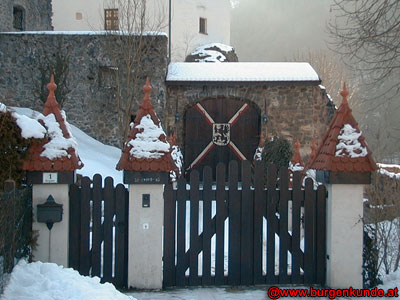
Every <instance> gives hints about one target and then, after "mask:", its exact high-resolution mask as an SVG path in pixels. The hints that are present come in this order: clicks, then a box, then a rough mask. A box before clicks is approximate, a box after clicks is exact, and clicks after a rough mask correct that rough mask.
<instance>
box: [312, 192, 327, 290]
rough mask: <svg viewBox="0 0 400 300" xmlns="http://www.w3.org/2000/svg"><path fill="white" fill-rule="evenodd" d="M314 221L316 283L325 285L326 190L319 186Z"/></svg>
mask: <svg viewBox="0 0 400 300" xmlns="http://www.w3.org/2000/svg"><path fill="white" fill-rule="evenodd" d="M316 211H317V215H316V217H317V221H316V231H314V232H315V233H316V235H317V236H316V252H317V253H316V267H317V272H316V282H317V283H318V284H320V285H324V284H325V274H326V188H325V186H324V185H320V186H319V187H318V190H317V209H316Z"/></svg>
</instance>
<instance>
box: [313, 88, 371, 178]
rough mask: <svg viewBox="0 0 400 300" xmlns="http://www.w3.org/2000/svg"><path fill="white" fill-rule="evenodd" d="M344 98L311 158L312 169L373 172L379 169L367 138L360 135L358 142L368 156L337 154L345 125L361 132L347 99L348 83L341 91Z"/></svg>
mask: <svg viewBox="0 0 400 300" xmlns="http://www.w3.org/2000/svg"><path fill="white" fill-rule="evenodd" d="M340 95H341V96H342V98H343V101H342V104H341V105H340V106H339V108H338V109H337V110H336V112H335V115H334V116H333V119H332V121H331V123H330V125H329V128H328V131H327V132H326V134H325V136H324V138H323V140H322V143H321V144H320V145H319V147H318V150H317V151H316V154H315V156H314V157H311V160H310V166H309V168H310V169H316V170H326V171H333V172H372V171H375V170H376V169H377V166H376V164H375V162H374V160H373V158H372V152H371V150H370V149H369V147H368V145H367V143H366V141H365V138H364V137H363V136H360V137H359V138H358V142H359V143H360V144H361V146H362V147H365V148H366V150H367V155H366V156H359V157H350V156H349V155H345V156H336V146H337V144H338V142H339V139H338V136H339V135H340V131H341V130H342V129H343V128H344V125H346V124H349V125H351V127H352V128H354V129H355V130H356V132H358V133H360V129H359V128H358V123H357V122H356V120H355V119H354V117H353V114H352V111H351V109H350V107H349V103H348V101H347V96H348V95H349V91H348V90H347V87H346V83H344V84H343V90H342V91H341V92H340Z"/></svg>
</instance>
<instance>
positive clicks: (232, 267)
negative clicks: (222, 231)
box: [228, 161, 241, 285]
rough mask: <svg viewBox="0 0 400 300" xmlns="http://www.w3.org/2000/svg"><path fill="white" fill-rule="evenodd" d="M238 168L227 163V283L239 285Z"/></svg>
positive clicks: (236, 164)
mask: <svg viewBox="0 0 400 300" xmlns="http://www.w3.org/2000/svg"><path fill="white" fill-rule="evenodd" d="M238 181H239V167H238V163H237V161H231V162H230V163H229V202H228V205H229V210H228V211H229V244H228V245H229V247H228V249H229V250H228V253H229V256H228V268H229V270H228V283H229V284H231V285H239V284H240V265H241V264H240V238H241V237H240V229H241V226H240V225H241V201H240V200H241V199H240V192H239V191H238Z"/></svg>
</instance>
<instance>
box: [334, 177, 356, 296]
mask: <svg viewBox="0 0 400 300" xmlns="http://www.w3.org/2000/svg"><path fill="white" fill-rule="evenodd" d="M327 190H328V200H327V205H328V206H327V255H328V256H329V259H328V260H327V285H328V286H329V287H331V288H348V287H350V286H351V287H353V288H362V250H363V223H362V217H363V197H362V196H363V186H362V185H355V184H334V185H327Z"/></svg>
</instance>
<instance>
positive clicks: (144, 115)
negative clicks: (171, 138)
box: [116, 77, 177, 172]
mask: <svg viewBox="0 0 400 300" xmlns="http://www.w3.org/2000/svg"><path fill="white" fill-rule="evenodd" d="M151 90H152V88H151V86H150V79H149V77H147V79H146V84H145V86H144V87H143V92H144V98H143V102H142V104H141V105H140V108H139V111H138V112H137V114H136V118H135V120H134V124H133V126H132V125H131V126H132V129H131V132H130V134H129V136H128V141H127V142H126V143H125V146H124V149H123V151H122V155H121V158H120V160H119V162H118V164H117V167H116V168H117V170H125V171H151V172H169V171H171V170H176V169H177V168H176V166H175V163H174V161H173V159H172V157H171V153H170V145H169V144H168V142H167V139H166V135H165V132H164V131H163V129H162V127H161V123H160V120H159V119H158V117H157V115H156V113H155V112H154V107H153V105H152V104H151V100H150V92H151Z"/></svg>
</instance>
